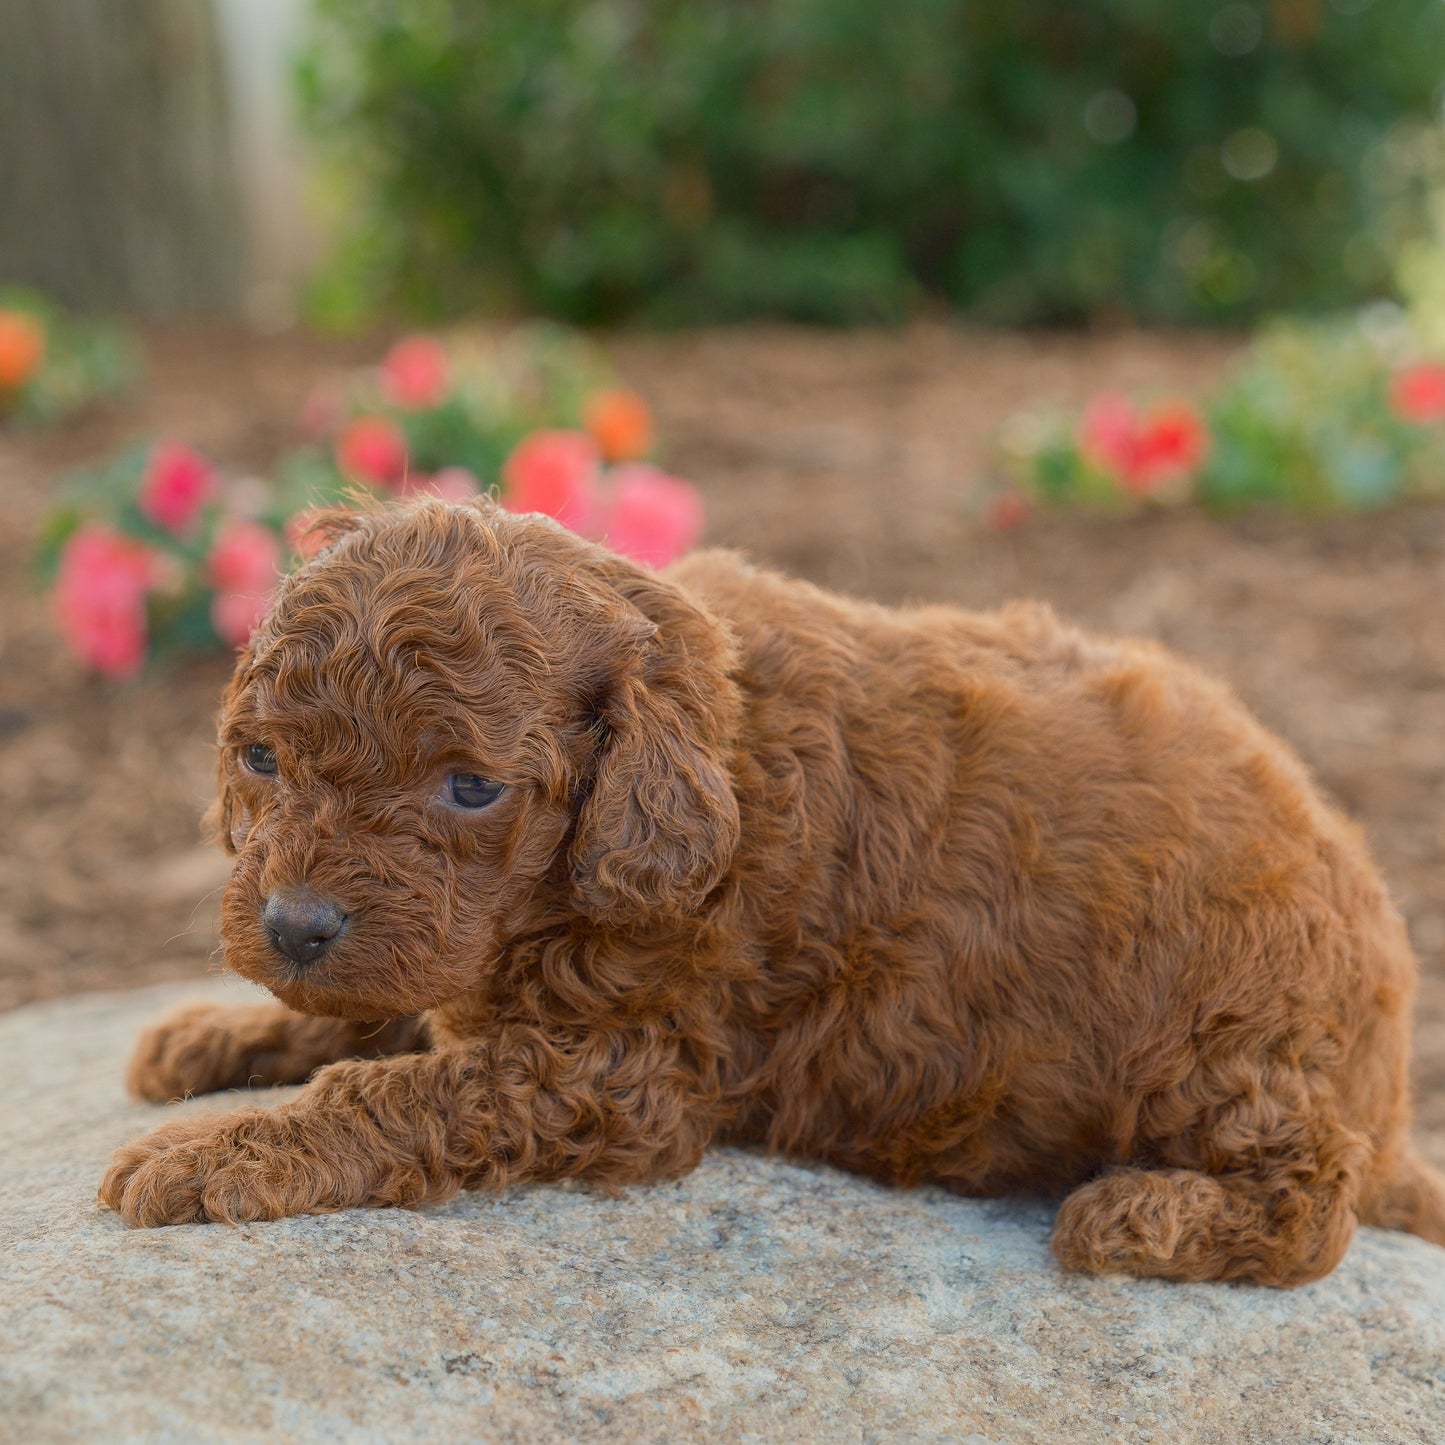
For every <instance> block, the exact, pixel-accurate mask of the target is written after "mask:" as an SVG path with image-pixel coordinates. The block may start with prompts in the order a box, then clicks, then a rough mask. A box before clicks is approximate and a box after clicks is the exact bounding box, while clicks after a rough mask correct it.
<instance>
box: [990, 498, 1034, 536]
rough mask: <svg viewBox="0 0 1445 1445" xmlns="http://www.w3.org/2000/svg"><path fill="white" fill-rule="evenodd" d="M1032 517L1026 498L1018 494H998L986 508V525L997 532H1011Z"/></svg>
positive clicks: (1031, 510)
mask: <svg viewBox="0 0 1445 1445" xmlns="http://www.w3.org/2000/svg"><path fill="white" fill-rule="evenodd" d="M1032 515H1033V508H1032V507H1031V506H1029V500H1028V498H1027V497H1025V496H1022V495H1021V494H1020V493H1018V492H1000V493H999V494H998V496H996V497H995V498H994V499H993V501H992V502H990V503H989V508H988V524H989V526H990V527H992V528H993V529H994V530H995V531H997V532H1011V531H1012V530H1013V529H1014V528H1015V527H1021V526H1023V524H1024V523H1025V522H1027V521H1028V519H1029V518H1030V517H1031V516H1032Z"/></svg>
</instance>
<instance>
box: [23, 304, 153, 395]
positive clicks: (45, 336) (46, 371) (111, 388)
mask: <svg viewBox="0 0 1445 1445" xmlns="http://www.w3.org/2000/svg"><path fill="white" fill-rule="evenodd" d="M136 370H137V362H136V356H135V349H134V347H133V346H132V345H131V343H130V342H129V341H128V340H127V339H126V338H125V336H124V335H123V334H122V333H121V332H120V331H118V330H116V329H115V328H114V327H110V326H104V325H99V324H97V323H95V322H90V321H81V320H78V319H76V318H75V317H73V316H70V315H68V314H67V313H66V312H64V311H62V310H60V308H59V307H57V306H53V305H51V303H50V302H48V301H46V300H45V298H44V297H42V296H40V295H39V294H37V293H36V292H33V291H25V290H19V289H14V288H6V289H0V422H3V421H7V420H11V419H14V420H16V421H20V422H48V421H55V420H57V419H59V418H61V417H64V416H69V415H71V414H72V413H74V412H76V411H79V410H81V409H83V408H84V407H86V406H88V405H89V404H90V403H91V402H93V401H96V400H98V399H99V398H101V397H105V396H113V395H115V394H117V393H119V392H121V391H124V390H125V388H126V387H127V386H128V385H130V383H131V382H132V381H133V380H134V378H135V373H136Z"/></svg>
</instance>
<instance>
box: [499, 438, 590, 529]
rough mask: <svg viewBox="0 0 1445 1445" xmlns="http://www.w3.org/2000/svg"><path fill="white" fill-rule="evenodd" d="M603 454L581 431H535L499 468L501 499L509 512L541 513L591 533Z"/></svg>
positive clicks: (518, 445)
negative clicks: (599, 453)
mask: <svg viewBox="0 0 1445 1445" xmlns="http://www.w3.org/2000/svg"><path fill="white" fill-rule="evenodd" d="M600 475H601V459H600V457H599V455H598V451H597V443H596V442H594V441H593V440H592V438H591V437H589V436H588V435H587V434H586V433H585V432H579V431H535V432H533V433H532V434H531V435H530V436H525V437H523V438H522V440H521V441H520V442H519V443H518V444H517V447H516V450H515V451H513V453H512V455H511V456H509V457H508V458H507V460H506V463H505V465H504V466H503V467H502V489H503V490H502V502H503V505H504V506H505V507H506V508H507V509H508V510H509V511H512V512H544V513H546V515H547V516H549V517H555V518H556V519H557V520H558V521H559V522H561V523H562V525H563V526H565V527H571V528H572V530H573V531H574V532H581V533H582V534H583V535H584V536H590V535H591V533H592V528H593V524H594V522H595V519H596V515H597V486H598V482H599V480H600Z"/></svg>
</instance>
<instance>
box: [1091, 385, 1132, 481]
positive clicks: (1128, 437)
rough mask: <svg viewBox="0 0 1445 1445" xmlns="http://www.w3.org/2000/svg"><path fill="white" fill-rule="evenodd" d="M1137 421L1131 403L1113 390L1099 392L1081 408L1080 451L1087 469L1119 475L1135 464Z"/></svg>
mask: <svg viewBox="0 0 1445 1445" xmlns="http://www.w3.org/2000/svg"><path fill="white" fill-rule="evenodd" d="M1138 427H1139V418H1138V416H1137V414H1136V413H1135V411H1134V403H1133V402H1132V401H1130V400H1129V398H1128V397H1127V396H1121V395H1119V393H1118V392H1115V391H1105V392H1100V393H1099V395H1098V396H1096V397H1095V398H1094V399H1093V400H1092V401H1091V402H1090V403H1089V404H1088V406H1087V407H1085V408H1084V415H1083V419H1082V420H1081V421H1080V423H1079V438H1078V441H1079V451H1080V452H1081V453H1082V454H1083V457H1084V460H1085V461H1086V462H1088V463H1089V465H1090V466H1093V467H1097V468H1098V469H1099V470H1100V471H1101V472H1108V473H1109V474H1110V475H1111V476H1122V475H1125V474H1126V473H1128V472H1129V471H1130V470H1131V468H1132V467H1133V465H1134V451H1135V438H1136V436H1137V434H1138Z"/></svg>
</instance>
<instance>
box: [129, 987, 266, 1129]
mask: <svg viewBox="0 0 1445 1445" xmlns="http://www.w3.org/2000/svg"><path fill="white" fill-rule="evenodd" d="M249 1012H251V1011H249V1010H238V1009H236V1008H232V1007H227V1006H225V1005H221V1004H212V1003H192V1004H183V1005H182V1006H181V1007H180V1008H178V1009H175V1010H174V1011H173V1012H171V1013H169V1014H167V1015H166V1016H165V1018H163V1019H161V1020H160V1022H159V1023H156V1024H153V1025H152V1026H151V1027H150V1028H148V1029H147V1030H146V1031H145V1032H144V1033H143V1034H142V1035H141V1036H140V1039H139V1041H138V1042H137V1044H136V1046H135V1052H134V1053H133V1054H132V1055H131V1058H130V1063H129V1065H128V1066H127V1068H126V1075H125V1084H126V1088H128V1089H129V1090H130V1092H131V1093H132V1094H133V1095H134V1096H135V1097H136V1098H137V1099H144V1100H146V1101H147V1102H149V1103H152V1104H164V1103H165V1102H166V1101H167V1100H169V1099H184V1098H185V1097H186V1096H187V1095H189V1094H209V1093H213V1092H214V1091H215V1090H217V1089H225V1088H234V1087H236V1086H237V1085H236V1082H235V1081H236V1077H237V1074H238V1071H239V1070H240V1069H241V1067H242V1064H243V1061H242V1059H241V1054H242V1052H243V1051H244V1049H245V1047H246V1045H245V1041H243V1040H242V1039H241V1038H240V1037H239V1036H238V1029H237V1027H236V1020H235V1016H236V1015H237V1014H238V1013H249Z"/></svg>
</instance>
